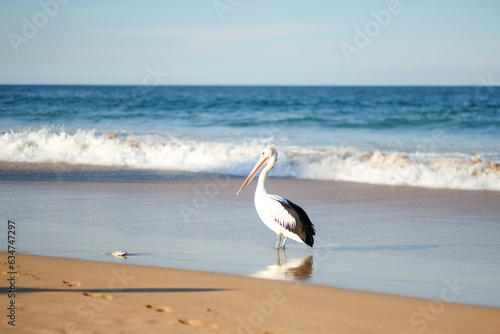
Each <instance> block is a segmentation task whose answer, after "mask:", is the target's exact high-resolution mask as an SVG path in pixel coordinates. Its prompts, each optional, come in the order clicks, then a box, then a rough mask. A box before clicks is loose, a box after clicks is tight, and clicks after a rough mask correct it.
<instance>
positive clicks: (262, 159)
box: [236, 157, 269, 195]
mask: <svg viewBox="0 0 500 334" xmlns="http://www.w3.org/2000/svg"><path fill="white" fill-rule="evenodd" d="M268 160H269V158H268V157H260V159H259V161H257V163H256V164H255V166H254V167H253V169H252V171H251V172H250V174H248V177H247V179H246V180H245V182H243V185H242V186H241V188H240V190H238V192H237V193H236V195H239V194H240V192H241V191H242V190H243V189H245V187H246V186H248V184H249V183H250V182H252V180H253V178H254V177H255V175H257V174H258V173H259V171H260V170H261V169H262V167H264V166H265V165H266V163H267V161H268Z"/></svg>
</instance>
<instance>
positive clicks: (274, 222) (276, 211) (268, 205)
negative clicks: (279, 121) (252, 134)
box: [236, 145, 316, 249]
mask: <svg viewBox="0 0 500 334" xmlns="http://www.w3.org/2000/svg"><path fill="white" fill-rule="evenodd" d="M277 161H278V150H276V147H275V146H274V145H271V146H269V147H266V148H265V149H264V151H262V154H261V156H260V158H259V161H257V163H256V164H255V167H254V168H253V169H252V171H251V172H250V174H249V175H248V177H247V179H246V180H245V182H243V185H242V186H241V188H240V190H238V192H237V193H236V195H239V193H240V192H241V191H242V190H243V189H245V187H246V186H248V184H249V183H250V182H252V180H253V178H254V177H255V175H257V174H258V173H259V171H260V170H261V169H262V168H263V167H264V166H265V168H264V170H263V171H262V173H260V176H259V180H258V183H257V188H256V189H255V198H254V201H255V208H256V209H257V213H258V214H259V217H260V219H261V220H262V222H263V223H264V224H266V225H267V227H269V228H270V229H271V230H273V231H274V232H275V233H276V234H277V239H276V249H279V248H280V243H281V236H282V235H283V236H285V239H284V241H283V244H282V245H281V248H283V249H285V244H286V241H287V240H288V238H291V239H293V240H295V241H298V242H300V243H304V244H306V245H308V246H311V247H312V246H313V244H314V235H315V234H316V230H315V229H314V225H313V223H311V220H310V219H309V217H308V216H307V213H306V212H305V211H304V210H303V209H302V208H301V207H300V206H298V205H297V204H295V203H293V202H291V201H289V200H287V199H286V198H284V197H281V196H278V195H272V194H269V193H268V192H267V188H266V178H267V175H268V174H269V172H270V171H271V170H272V169H273V168H274V166H275V165H276V162H277Z"/></svg>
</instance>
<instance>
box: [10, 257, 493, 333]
mask: <svg viewBox="0 0 500 334" xmlns="http://www.w3.org/2000/svg"><path fill="white" fill-rule="evenodd" d="M7 255H8V254H7V253H5V252H2V253H0V256H1V257H2V267H1V268H2V269H1V271H2V275H6V272H7V271H8V270H7V265H6V262H5V260H6V259H7ZM16 266H17V267H16V270H17V271H18V275H17V276H16V296H15V302H16V316H17V318H16V322H17V323H16V328H15V329H16V330H24V331H25V332H29V331H32V330H37V331H40V330H47V331H58V332H60V331H66V332H67V333H77V332H78V331H79V330H80V331H82V332H95V331H105V332H109V333H117V332H123V330H125V331H130V332H133V331H134V330H140V331H145V332H150V331H155V330H160V329H161V330H163V331H165V330H168V328H170V329H171V330H175V332H176V333H193V332H197V333H199V332H202V333H203V332H206V333H296V332H311V333H312V332H315V333H327V332H331V331H332V330H334V331H335V332H337V333H352V332H372V333H401V332H406V333H418V332H422V331H424V330H425V331H426V333H472V332H480V333H494V332H496V330H497V329H498V327H499V326H500V309H498V308H490V307H483V306H473V305H464V304H451V303H446V299H447V298H448V299H450V298H451V296H453V287H452V286H450V287H449V289H448V290H446V291H444V290H443V292H442V297H441V299H442V300H436V301H432V300H426V299H419V298H411V297H401V296H393V295H385V294H378V293H371V292H362V291H355V290H346V289H339V288H332V287H325V286H320V285H314V284H302V283H297V282H283V281H273V280H266V279H259V278H250V277H242V276H236V275H227V274H218V273H211V272H196V271H186V270H177V269H167V268H158V267H148V266H136V265H130V264H117V263H102V262H93V261H82V260H74V259H65V258H53V257H45V256H35V255H24V254H16ZM7 289H8V287H7V284H6V280H5V279H2V288H1V291H2V295H1V304H2V305H7V304H8V302H9V299H10V298H8V295H7V293H6V291H7ZM5 312H6V311H5ZM298 315H300V316H298ZM9 327H11V326H9V325H8V324H7V321H6V320H5V319H4V321H3V322H2V323H1V324H0V328H2V329H3V330H5V329H7V328H9Z"/></svg>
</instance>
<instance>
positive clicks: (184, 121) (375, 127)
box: [0, 85, 500, 191]
mask: <svg viewBox="0 0 500 334" xmlns="http://www.w3.org/2000/svg"><path fill="white" fill-rule="evenodd" d="M498 93H499V88H498V87H486V86H484V87H481V86H479V87H293V86H291V87H274V86H270V87H257V86H256V87H253V86H248V87H246V86H238V87H232V86H231V87H230V86H227V87H224V86H17V85H15V86H13V85H3V86H0V148H1V150H0V161H4V162H21V163H48V164H52V163H53V164H57V163H64V164H69V165H80V164H84V165H95V166H106V167H107V168H115V167H116V168H127V169H132V170H141V171H151V172H156V173H158V172H159V173H160V174H161V175H163V176H165V177H172V176H175V175H177V176H179V175H182V176H183V177H197V176H199V175H204V176H206V175H229V176H238V177H243V176H246V175H247V173H248V172H249V170H250V169H251V167H252V166H253V164H254V162H255V160H256V157H258V155H259V153H260V151H261V150H262V149H263V148H264V147H266V146H268V145H270V144H275V145H276V146H277V148H278V150H279V154H280V156H279V162H278V165H277V166H276V168H275V169H274V170H273V173H272V174H271V175H272V176H278V177H292V178H297V179H310V180H337V181H351V182H361V183H370V184H380V185H409V186H417V187H426V188H450V189H465V190H493V191H499V190H500V165H499V164H498V162H499V161H500V135H499V134H500V94H498ZM123 175H125V176H124V177H128V176H127V175H128V174H123ZM2 177H4V178H7V177H13V176H12V175H11V176H9V175H3V176H2Z"/></svg>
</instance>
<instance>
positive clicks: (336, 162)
mask: <svg viewBox="0 0 500 334" xmlns="http://www.w3.org/2000/svg"><path fill="white" fill-rule="evenodd" d="M271 141H272V140H271V139H265V140H264V139H260V140H252V139H246V140H242V141H239V142H229V141H228V140H227V139H226V140H222V139H221V140H219V141H217V140H199V139H189V138H180V137H175V136H171V135H133V134H130V133H112V134H107V133H99V132H98V131H95V130H77V131H76V132H74V133H68V132H65V131H52V130H51V129H48V128H43V129H39V130H23V131H17V132H14V131H11V132H6V133H3V134H1V135H0V147H1V150H0V161H7V162H23V163H67V164H74V165H78V164H86V165H99V166H111V167H128V168H136V169H151V170H163V171H172V172H179V171H180V172H192V173H224V174H231V175H237V176H246V175H247V174H248V172H249V171H250V169H251V168H252V167H253V164H254V163H255V161H256V160H257V158H258V156H259V154H260V151H261V150H262V149H263V148H264V147H265V146H266V145H268V144H270V143H271ZM278 149H279V154H280V157H279V162H278V164H277V166H276V168H275V170H274V171H273V173H272V175H274V176H282V177H295V178H303V179H316V180H339V181H352V182H364V183H372V184H384V185H409V186H419V187H428V188H450V189H469V190H495V191H500V164H499V163H498V162H495V161H483V160H481V158H480V157H478V156H470V155H467V154H457V153H450V154H445V153H440V154H436V153H432V154H431V153H421V152H420V153H419V152H413V153H412V152H409V153H408V152H407V153H404V152H381V151H379V150H375V149H374V150H373V151H369V152H366V150H365V151H361V150H360V149H357V148H354V147H351V148H346V147H333V146H329V147H322V148H314V147H297V146H280V147H278Z"/></svg>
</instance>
